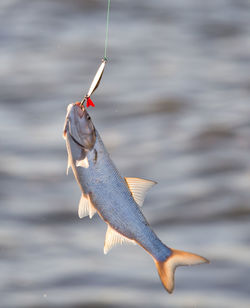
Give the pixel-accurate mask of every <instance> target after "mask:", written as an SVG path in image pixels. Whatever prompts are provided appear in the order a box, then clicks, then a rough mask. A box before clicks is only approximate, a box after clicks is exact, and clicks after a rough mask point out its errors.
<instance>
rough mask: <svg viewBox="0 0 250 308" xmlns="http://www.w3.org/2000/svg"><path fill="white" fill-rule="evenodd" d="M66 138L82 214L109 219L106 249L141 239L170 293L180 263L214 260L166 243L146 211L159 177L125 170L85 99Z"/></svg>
mask: <svg viewBox="0 0 250 308" xmlns="http://www.w3.org/2000/svg"><path fill="white" fill-rule="evenodd" d="M63 137H64V139H65V140H66V148H67V152H68V166H67V172H68V169H69V168H72V171H73V174H74V176H75V179H76V181H77V183H78V185H79V187H80V189H81V198H80V202H79V207H78V215H79V217H80V218H83V217H85V216H89V217H90V218H92V217H93V216H94V215H95V214H96V213H97V214H98V215H99V216H100V218H101V219H102V220H103V221H104V222H105V223H106V224H107V231H106V237H105V242H104V254H107V252H108V251H109V250H110V249H111V248H112V247H113V246H115V245H116V244H122V243H132V244H138V245H139V246H141V247H142V248H144V250H145V251H146V252H147V253H149V254H150V255H151V256H152V258H153V260H154V262H155V265H156V268H157V270H158V274H159V277H160V280H161V282H162V284H163V286H164V288H165V289H166V290H167V291H168V292H169V293H172V292H173V290H174V273H175V270H176V267H178V266H185V265H196V264H202V263H209V261H208V260H207V259H206V258H204V257H202V256H199V255H197V254H193V253H189V252H184V251H181V250H177V249H173V248H170V247H168V246H167V245H165V244H163V243H162V242H161V240H160V239H159V238H158V236H157V235H156V233H155V232H154V231H153V230H152V228H151V227H150V225H149V223H148V221H147V220H146V218H145V216H144V215H143V213H142V211H141V206H142V205H143V202H144V199H145V195H146V193H147V191H148V190H149V189H150V188H151V187H153V186H154V185H155V184H156V182H155V181H151V180H147V179H142V178H136V177H123V176H121V175H120V173H119V171H118V170H117V168H116V166H115V164H114V163H113V161H112V159H111V157H110V155H109V153H108V151H107V150H106V148H105V146H104V144H103V142H102V139H101V137H100V135H99V133H98V131H97V130H96V128H95V126H94V124H93V122H92V120H91V117H90V116H89V114H88V112H87V110H86V108H85V107H84V106H83V105H82V104H81V103H80V102H76V103H74V104H73V103H72V104H69V105H68V108H67V114H66V119H65V125H64V132H63Z"/></svg>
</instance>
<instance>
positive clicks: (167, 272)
mask: <svg viewBox="0 0 250 308" xmlns="http://www.w3.org/2000/svg"><path fill="white" fill-rule="evenodd" d="M171 250H172V254H171V255H170V256H169V257H168V258H167V259H166V260H165V261H164V262H159V261H157V260H155V259H154V261H155V265H156V267H157V270H158V274H159V276H160V279H161V282H162V284H163V286H164V287H165V289H166V290H167V291H168V292H169V293H172V292H173V290H174V273H175V269H176V267H177V266H181V265H196V264H202V263H209V261H208V260H207V259H205V258H203V257H201V256H198V255H195V254H193V253H189V252H185V251H181V250H176V249H171Z"/></svg>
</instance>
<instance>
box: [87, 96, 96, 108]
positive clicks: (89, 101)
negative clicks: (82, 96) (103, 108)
mask: <svg viewBox="0 0 250 308" xmlns="http://www.w3.org/2000/svg"><path fill="white" fill-rule="evenodd" d="M89 106H92V107H95V104H94V103H93V101H92V100H91V98H90V97H89V98H87V103H86V107H87V108H88V107H89Z"/></svg>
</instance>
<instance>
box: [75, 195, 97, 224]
mask: <svg viewBox="0 0 250 308" xmlns="http://www.w3.org/2000/svg"><path fill="white" fill-rule="evenodd" d="M95 213H96V209H95V208H94V206H93V204H92V203H91V201H90V198H89V195H84V194H82V196H81V199H80V202H79V207H78V216H79V217H80V218H83V217H85V216H89V218H90V219H91V218H92V217H93V216H94V215H95Z"/></svg>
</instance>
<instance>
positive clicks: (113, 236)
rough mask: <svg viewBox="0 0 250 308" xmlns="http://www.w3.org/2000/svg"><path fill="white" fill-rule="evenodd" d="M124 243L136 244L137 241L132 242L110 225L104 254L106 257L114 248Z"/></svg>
mask: <svg viewBox="0 0 250 308" xmlns="http://www.w3.org/2000/svg"><path fill="white" fill-rule="evenodd" d="M123 243H130V244H136V243H135V241H133V240H130V239H128V238H127V237H125V236H123V235H121V234H120V233H118V232H117V231H115V230H114V229H113V228H112V227H110V226H109V225H108V229H107V232H106V237H105V243H104V254H105V255H106V254H107V253H108V251H109V250H110V249H111V248H112V247H113V246H115V245H117V244H123Z"/></svg>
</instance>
